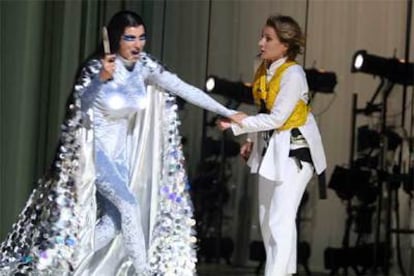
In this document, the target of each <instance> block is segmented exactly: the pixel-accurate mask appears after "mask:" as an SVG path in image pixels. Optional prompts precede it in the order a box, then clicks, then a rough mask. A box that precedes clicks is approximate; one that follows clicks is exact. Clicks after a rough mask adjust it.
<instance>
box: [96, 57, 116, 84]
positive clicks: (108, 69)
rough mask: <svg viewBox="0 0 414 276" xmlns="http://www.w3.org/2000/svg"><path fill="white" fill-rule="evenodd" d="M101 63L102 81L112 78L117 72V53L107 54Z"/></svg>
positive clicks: (100, 76)
mask: <svg viewBox="0 0 414 276" xmlns="http://www.w3.org/2000/svg"><path fill="white" fill-rule="evenodd" d="M101 63H102V69H101V73H100V74H99V78H100V79H101V81H107V80H111V79H112V76H113V74H114V72H115V55H113V54H110V55H105V57H104V58H103V59H101Z"/></svg>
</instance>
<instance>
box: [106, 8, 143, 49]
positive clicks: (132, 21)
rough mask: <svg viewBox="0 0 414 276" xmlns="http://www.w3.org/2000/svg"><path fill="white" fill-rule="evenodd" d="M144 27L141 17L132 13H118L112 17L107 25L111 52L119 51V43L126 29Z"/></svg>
mask: <svg viewBox="0 0 414 276" xmlns="http://www.w3.org/2000/svg"><path fill="white" fill-rule="evenodd" d="M141 25H142V26H144V29H145V24H144V20H142V18H141V16H139V15H138V14H136V13H135V12H132V11H120V12H117V13H116V14H114V16H112V18H111V20H109V23H108V25H107V29H108V36H109V44H110V46H111V52H112V53H116V52H118V50H119V41H120V40H121V36H122V34H123V33H124V30H125V28H126V27H138V26H141Z"/></svg>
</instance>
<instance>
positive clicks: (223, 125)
mask: <svg viewBox="0 0 414 276" xmlns="http://www.w3.org/2000/svg"><path fill="white" fill-rule="evenodd" d="M246 117H247V115H246V114H245V113H243V112H237V113H235V114H233V115H231V116H229V117H228V118H220V119H218V120H217V121H216V125H217V127H218V128H219V129H220V130H226V129H228V128H230V127H231V123H236V124H238V125H239V126H242V121H243V119H244V118H246Z"/></svg>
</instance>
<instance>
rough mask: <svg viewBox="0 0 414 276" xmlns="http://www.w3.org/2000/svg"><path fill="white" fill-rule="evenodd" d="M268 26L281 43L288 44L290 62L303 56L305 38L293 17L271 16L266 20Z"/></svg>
mask: <svg viewBox="0 0 414 276" xmlns="http://www.w3.org/2000/svg"><path fill="white" fill-rule="evenodd" d="M266 26H269V27H272V28H273V29H274V30H275V31H276V34H277V37H278V38H279V40H280V42H282V43H285V44H286V46H287V48H288V49H287V57H288V60H295V59H296V56H297V55H298V54H302V52H303V48H304V47H305V36H304V34H303V32H302V30H301V28H300V26H299V24H298V23H297V22H296V21H295V20H294V19H293V18H292V17H290V16H285V15H271V16H269V17H268V18H267V20H266Z"/></svg>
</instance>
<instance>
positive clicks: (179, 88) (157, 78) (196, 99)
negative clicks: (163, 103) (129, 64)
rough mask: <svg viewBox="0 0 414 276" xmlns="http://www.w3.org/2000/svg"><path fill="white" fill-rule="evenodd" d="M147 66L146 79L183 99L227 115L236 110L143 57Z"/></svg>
mask: <svg viewBox="0 0 414 276" xmlns="http://www.w3.org/2000/svg"><path fill="white" fill-rule="evenodd" d="M145 58H146V59H147V60H146V61H145V62H146V63H147V64H146V65H145V66H146V67H147V68H149V74H148V79H149V80H150V81H151V82H153V83H155V84H157V85H159V86H160V87H162V88H163V89H165V90H167V91H169V92H171V93H173V94H175V95H177V96H179V97H181V98H183V99H184V100H186V101H188V102H190V103H192V104H194V105H197V106H199V107H201V108H203V109H207V110H208V111H211V112H214V113H217V114H219V115H222V116H225V117H229V116H231V115H232V114H235V113H236V111H233V110H230V109H228V108H226V107H225V106H223V105H222V104H220V103H219V102H217V101H216V100H215V99H213V98H212V97H210V96H209V95H208V94H206V93H205V92H204V91H202V90H200V89H198V88H196V87H194V86H192V85H190V84H188V83H186V82H184V81H182V80H181V79H180V78H179V77H178V76H177V75H175V74H173V73H171V72H169V71H167V70H165V69H164V68H163V67H162V66H161V65H160V64H159V63H158V62H156V61H154V60H152V59H150V58H149V57H148V56H147V57H145Z"/></svg>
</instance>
